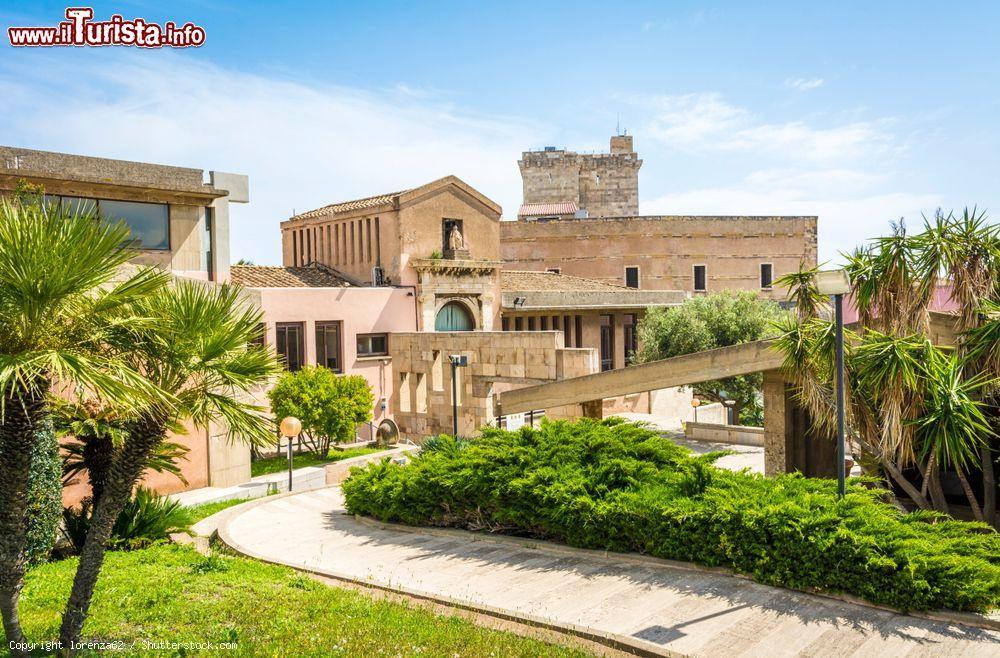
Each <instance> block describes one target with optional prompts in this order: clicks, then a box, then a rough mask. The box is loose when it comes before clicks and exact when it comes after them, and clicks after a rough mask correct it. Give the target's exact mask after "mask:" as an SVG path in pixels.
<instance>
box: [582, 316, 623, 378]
mask: <svg viewBox="0 0 1000 658" xmlns="http://www.w3.org/2000/svg"><path fill="white" fill-rule="evenodd" d="M577 317H580V316H577ZM614 367H615V323H614V318H613V317H612V316H610V315H602V316H601V372H605V371H607V370H611V369H612V368H614Z"/></svg>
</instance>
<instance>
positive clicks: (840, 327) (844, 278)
mask: <svg viewBox="0 0 1000 658" xmlns="http://www.w3.org/2000/svg"><path fill="white" fill-rule="evenodd" d="M814 281H815V284H816V291H817V292H819V294H821V295H830V296H832V297H833V307H834V313H835V315H836V322H837V333H836V340H837V495H839V496H840V497H841V498H843V497H844V493H845V492H846V484H845V482H846V479H847V473H845V471H846V466H845V463H846V461H847V455H846V454H845V453H846V447H845V440H844V416H845V410H844V295H846V294H847V293H849V292H851V277H850V276H849V275H848V274H847V271H846V270H831V271H827V272H817V273H816V278H815V279H814Z"/></svg>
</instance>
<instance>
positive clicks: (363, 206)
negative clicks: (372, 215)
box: [289, 176, 501, 221]
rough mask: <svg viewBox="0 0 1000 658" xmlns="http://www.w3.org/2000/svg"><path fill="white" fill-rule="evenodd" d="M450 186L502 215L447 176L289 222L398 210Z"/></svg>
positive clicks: (335, 205) (493, 205)
mask: <svg viewBox="0 0 1000 658" xmlns="http://www.w3.org/2000/svg"><path fill="white" fill-rule="evenodd" d="M449 186H450V187H455V188H458V189H459V190H461V191H463V192H465V193H466V194H468V195H469V196H471V197H473V198H474V199H475V200H476V201H478V202H479V203H481V204H483V205H485V206H487V207H489V208H490V209H491V210H493V211H494V212H496V214H497V216H499V215H500V212H501V209H500V206H499V205H498V204H496V203H495V202H493V201H492V200H491V199H489V198H488V197H486V196H485V195H484V194H482V193H481V192H479V191H478V190H477V189H475V188H474V187H472V186H471V185H469V184H468V183H466V182H465V181H463V180H462V179H460V178H458V177H457V176H445V177H444V178H438V179H437V180H433V181H431V182H429V183H426V184H424V185H421V186H419V187H413V188H410V189H408V190H401V191H399V192H389V193H387V194H378V195H375V196H370V197H365V198H363V199H354V200H352V201H338V202H337V203H331V204H329V205H326V206H323V207H321V208H316V209H315V210H307V211H306V212H303V213H299V214H297V215H295V216H293V217H292V218H291V219H289V221H296V220H300V219H310V218H312V217H323V216H327V215H339V214H342V213H353V212H356V211H358V210H368V209H371V210H375V209H377V208H398V207H399V206H400V205H403V204H406V203H407V202H408V201H411V200H415V199H420V198H423V197H424V196H426V195H428V194H432V193H434V192H436V191H437V190H439V189H442V188H446V187H449Z"/></svg>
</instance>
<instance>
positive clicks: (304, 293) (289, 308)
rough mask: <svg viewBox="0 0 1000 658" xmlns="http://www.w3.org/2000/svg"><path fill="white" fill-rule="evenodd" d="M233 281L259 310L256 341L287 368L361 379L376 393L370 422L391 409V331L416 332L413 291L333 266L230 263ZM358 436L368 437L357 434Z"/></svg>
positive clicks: (385, 415) (377, 419) (375, 420)
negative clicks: (318, 368)
mask: <svg viewBox="0 0 1000 658" xmlns="http://www.w3.org/2000/svg"><path fill="white" fill-rule="evenodd" d="M230 273H231V274H230V275H231V278H232V282H233V283H237V284H240V285H242V286H244V287H245V288H246V290H247V293H248V295H249V296H250V298H251V299H253V300H254V301H255V302H256V303H257V304H258V305H259V306H260V308H261V309H262V310H263V312H264V327H263V331H262V333H261V338H262V340H263V341H264V342H265V343H266V344H267V345H273V346H274V347H275V350H276V351H277V352H278V354H279V356H281V358H282V359H283V360H284V362H285V364H286V367H288V369H289V370H298V369H299V368H301V367H302V366H305V365H324V366H327V367H328V368H330V369H331V370H333V371H334V372H337V373H342V374H347V375H361V376H363V377H364V378H365V379H366V380H367V381H368V385H369V386H370V387H371V390H372V393H373V394H374V395H375V408H374V409H373V410H372V415H373V417H374V422H375V424H376V425H377V424H378V422H379V421H381V420H382V419H384V418H386V417H387V412H388V410H389V409H391V404H392V399H391V398H392V381H393V374H392V360H391V358H390V357H389V341H390V340H391V334H392V332H402V331H415V330H416V328H417V326H416V305H415V303H414V294H413V291H412V290H409V289H406V288H390V287H372V286H369V285H365V284H360V283H358V282H357V281H354V280H352V279H350V278H348V277H346V276H344V275H342V274H340V273H338V272H337V271H336V270H333V269H331V268H328V267H325V266H323V265H318V264H313V265H310V266H305V267H267V266H260V265H233V266H232V268H231V270H230ZM362 438H371V437H370V436H369V434H368V433H366V432H362Z"/></svg>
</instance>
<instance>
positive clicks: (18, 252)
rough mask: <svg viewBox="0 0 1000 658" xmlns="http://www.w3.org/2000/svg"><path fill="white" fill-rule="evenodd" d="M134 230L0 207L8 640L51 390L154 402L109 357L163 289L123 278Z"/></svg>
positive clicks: (17, 201) (13, 635)
mask: <svg viewBox="0 0 1000 658" xmlns="http://www.w3.org/2000/svg"><path fill="white" fill-rule="evenodd" d="M128 237H129V231H128V228H127V227H125V226H124V225H122V224H117V225H108V224H105V223H102V222H100V221H99V218H98V217H97V216H96V215H94V214H93V213H92V211H89V210H87V209H78V210H77V212H76V213H74V214H69V213H67V212H66V211H65V210H64V209H63V208H62V207H61V206H60V205H59V204H48V203H44V202H42V200H41V198H39V197H37V196H32V197H30V198H28V197H24V198H20V197H15V198H13V199H6V200H2V201H0V500H2V505H0V612H2V615H3V623H4V630H5V632H6V637H7V639H8V641H23V640H24V635H23V633H22V631H21V628H20V622H19V619H18V611H17V603H18V598H19V596H20V591H21V586H22V583H23V578H24V566H25V565H24V539H25V534H24V533H25V518H24V516H25V505H26V490H27V483H28V473H29V469H30V467H31V463H30V462H31V444H32V442H33V441H34V436H35V432H36V430H37V428H38V427H39V426H40V424H41V423H42V422H43V420H44V419H45V418H46V416H47V407H48V404H47V397H48V395H49V393H50V391H51V390H53V388H54V387H59V388H60V390H69V391H73V390H75V391H76V392H78V393H80V394H81V395H86V396H91V397H93V396H97V397H100V398H101V399H104V400H106V401H109V402H110V403H113V404H116V405H118V406H119V407H120V408H122V409H128V408H130V407H134V406H137V405H139V404H143V405H145V404H146V403H147V402H148V400H149V399H153V398H155V397H156V396H157V391H156V389H155V387H154V386H152V385H151V384H150V383H149V382H148V381H147V380H146V379H144V378H142V377H141V376H139V375H138V374H137V373H136V372H135V371H133V370H131V369H130V368H128V367H127V366H126V365H124V364H123V363H122V362H121V361H120V360H119V359H117V358H116V357H115V356H113V355H110V354H109V353H108V352H107V351H106V350H105V345H106V338H107V337H108V335H109V331H110V330H111V329H112V328H114V327H116V326H120V325H122V324H133V325H137V324H140V322H139V321H138V320H137V319H135V318H129V309H130V307H131V304H132V303H133V302H134V301H135V300H136V299H139V298H142V297H144V296H146V295H148V294H151V293H152V292H154V291H155V290H157V289H158V288H160V287H161V286H162V285H163V282H164V280H165V279H164V277H163V275H162V274H158V273H155V272H152V271H149V270H138V271H132V272H131V273H127V272H126V273H123V272H121V271H120V269H121V268H122V266H123V265H125V263H127V262H128V260H129V259H130V258H131V257H132V256H133V255H134V254H135V252H133V251H131V250H129V249H127V248H123V246H122V245H123V244H124V243H125V242H126V240H128Z"/></svg>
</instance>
